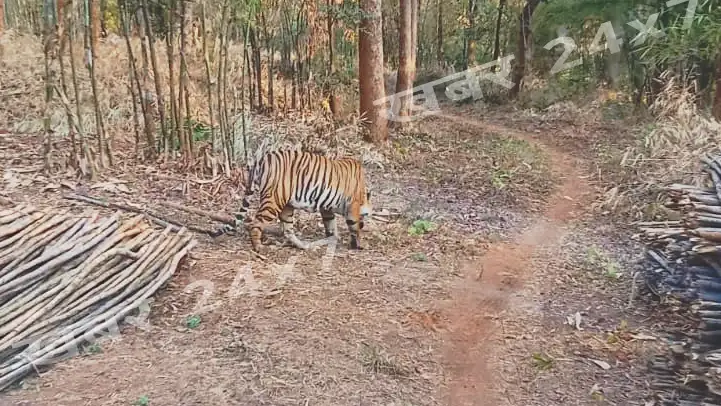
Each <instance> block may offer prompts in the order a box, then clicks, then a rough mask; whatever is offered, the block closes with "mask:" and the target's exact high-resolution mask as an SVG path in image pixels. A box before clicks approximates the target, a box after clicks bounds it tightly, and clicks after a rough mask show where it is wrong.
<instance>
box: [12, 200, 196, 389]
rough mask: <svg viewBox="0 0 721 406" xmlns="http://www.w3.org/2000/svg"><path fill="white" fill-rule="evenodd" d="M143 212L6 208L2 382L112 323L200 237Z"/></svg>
mask: <svg viewBox="0 0 721 406" xmlns="http://www.w3.org/2000/svg"><path fill="white" fill-rule="evenodd" d="M144 217H145V216H144V215H143V214H140V215H137V216H135V217H132V218H121V216H120V213H119V212H116V213H115V214H114V215H112V216H110V217H101V216H99V215H98V213H97V212H86V213H85V214H84V215H74V214H71V213H70V212H69V210H59V209H45V210H40V209H36V208H34V207H32V206H27V205H19V206H15V207H13V208H11V209H6V210H1V211H0V390H3V389H6V388H7V387H8V386H10V385H12V384H14V383H16V382H18V381H19V380H20V379H22V378H23V377H24V376H26V375H27V374H28V373H30V372H32V371H34V370H35V371H37V370H38V368H39V367H40V366H45V365H49V364H52V363H54V362H57V361H58V360H59V359H62V358H64V357H66V356H68V355H70V356H71V355H72V354H75V353H76V352H77V349H78V348H79V346H80V345H81V344H83V343H92V342H93V341H94V340H95V338H96V336H98V335H103V334H107V331H113V330H115V329H116V328H117V326H118V325H119V323H120V321H122V320H123V319H124V318H125V317H126V316H127V315H129V314H130V313H131V312H132V311H133V310H135V309H138V308H139V306H141V305H142V304H143V303H144V301H145V300H146V299H148V298H149V297H150V296H152V295H153V294H154V293H155V292H156V291H157V290H158V289H159V288H160V287H161V286H163V285H164V284H165V282H167V281H168V279H169V278H170V277H171V276H172V275H173V274H174V272H175V270H176V269H177V267H178V265H179V263H180V261H181V260H182V259H183V258H184V257H186V256H187V255H188V252H189V250H190V249H192V247H193V246H194V245H195V244H196V241H195V240H194V239H193V238H192V236H191V235H188V234H189V233H188V232H187V230H186V229H184V228H182V229H180V230H179V231H178V232H177V233H176V232H173V231H172V230H171V227H170V226H168V227H166V229H165V230H164V231H160V230H155V229H153V228H151V227H150V225H149V224H148V222H147V221H144V220H145V218H144Z"/></svg>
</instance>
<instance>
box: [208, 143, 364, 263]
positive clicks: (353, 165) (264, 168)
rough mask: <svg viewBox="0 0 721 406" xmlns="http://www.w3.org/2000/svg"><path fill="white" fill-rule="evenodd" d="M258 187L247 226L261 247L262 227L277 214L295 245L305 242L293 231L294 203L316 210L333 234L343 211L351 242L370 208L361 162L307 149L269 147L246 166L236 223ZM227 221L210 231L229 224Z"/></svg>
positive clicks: (355, 244)
mask: <svg viewBox="0 0 721 406" xmlns="http://www.w3.org/2000/svg"><path fill="white" fill-rule="evenodd" d="M257 189H259V194H260V205H259V207H258V211H257V213H256V215H255V218H254V220H253V221H252V222H251V223H250V224H249V225H248V226H247V227H248V228H249V230H250V236H251V242H252V244H253V249H254V250H257V249H258V248H259V247H260V238H261V235H262V229H263V228H265V226H267V225H268V224H270V223H272V222H273V221H274V220H275V219H276V218H279V217H280V220H281V226H282V227H283V229H284V234H285V235H286V237H287V238H289V239H290V240H291V241H292V242H294V244H295V245H303V243H301V242H300V241H299V240H298V239H297V238H296V237H295V234H294V233H293V230H292V217H293V211H294V209H301V210H306V211H310V212H315V211H320V214H321V217H322V218H323V224H324V227H325V229H326V236H331V235H335V216H334V214H340V215H343V216H344V217H345V218H346V224H347V225H348V228H349V230H350V233H351V242H350V245H351V247H352V248H360V244H359V235H358V234H359V230H360V229H362V228H363V217H365V216H367V215H369V214H370V211H371V206H370V193H368V192H367V191H366V182H365V172H364V170H363V166H362V164H361V163H360V162H359V161H357V160H355V159H352V158H342V159H331V158H327V157H325V156H322V155H317V154H313V153H310V152H305V151H295V150H284V151H274V152H269V153H267V154H266V155H265V156H263V157H262V158H261V159H260V160H259V162H257V163H256V165H254V166H253V167H252V168H249V176H248V184H247V185H246V192H245V196H244V197H243V203H242V206H241V208H240V210H239V212H238V213H237V214H236V219H237V220H236V227H237V226H238V225H239V224H240V223H242V222H243V221H244V220H245V217H246V213H247V211H248V208H249V206H250V204H249V202H248V197H249V196H251V195H253V194H254V193H255V191H256V190H257ZM233 229H234V227H232V226H225V227H224V228H221V229H219V230H218V231H216V232H215V233H213V234H212V235H213V236H214V237H215V236H219V235H221V234H223V233H226V232H228V231H231V230H233Z"/></svg>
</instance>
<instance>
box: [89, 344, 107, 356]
mask: <svg viewBox="0 0 721 406" xmlns="http://www.w3.org/2000/svg"><path fill="white" fill-rule="evenodd" d="M85 351H86V352H87V353H89V354H100V353H101V352H103V348H102V347H100V344H99V343H92V344H90V345H88V346H86V347H85Z"/></svg>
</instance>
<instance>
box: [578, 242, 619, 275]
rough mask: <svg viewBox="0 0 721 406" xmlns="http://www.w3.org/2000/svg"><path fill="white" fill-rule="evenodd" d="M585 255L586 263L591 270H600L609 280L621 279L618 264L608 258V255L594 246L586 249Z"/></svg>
mask: <svg viewBox="0 0 721 406" xmlns="http://www.w3.org/2000/svg"><path fill="white" fill-rule="evenodd" d="M586 254H587V255H586V262H587V263H588V264H589V265H590V266H591V267H592V268H594V269H599V270H601V271H602V272H603V274H604V275H605V276H606V277H608V278H610V279H618V278H620V277H621V275H622V272H621V269H620V266H619V265H618V263H616V261H614V260H613V259H611V258H609V257H608V255H606V254H605V253H604V252H602V251H601V250H600V249H598V247H596V246H595V245H594V246H591V247H590V248H588V251H587V253H586Z"/></svg>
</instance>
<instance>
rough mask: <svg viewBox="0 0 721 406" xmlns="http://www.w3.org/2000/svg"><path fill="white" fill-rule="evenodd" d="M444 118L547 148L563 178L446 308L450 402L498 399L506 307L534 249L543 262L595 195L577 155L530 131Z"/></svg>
mask: <svg viewBox="0 0 721 406" xmlns="http://www.w3.org/2000/svg"><path fill="white" fill-rule="evenodd" d="M442 117H443V118H444V119H447V120H453V121H456V122H460V123H462V124H464V125H467V126H472V127H475V128H478V129H479V130H481V131H484V132H497V133H501V134H504V135H507V136H512V137H516V138H519V139H522V140H525V141H527V142H529V143H532V144H535V145H537V146H539V147H540V148H542V149H543V150H544V151H545V152H546V153H547V154H548V155H549V156H550V159H551V163H552V168H553V172H555V173H556V174H557V176H559V178H560V179H561V181H562V183H561V185H560V187H559V188H558V189H557V190H556V192H555V193H553V194H552V195H551V197H550V199H549V202H548V205H547V207H546V209H545V210H544V212H543V213H542V214H541V215H539V217H538V218H537V219H536V220H535V221H534V223H533V225H532V226H531V227H530V228H528V229H527V230H525V231H524V232H522V233H520V234H519V235H518V236H517V237H516V238H515V239H514V241H512V242H503V243H497V244H494V245H492V246H491V247H490V249H489V251H488V252H487V253H486V254H485V255H484V256H483V257H482V258H481V260H480V261H478V262H476V263H469V264H467V265H466V266H465V267H464V268H465V269H462V270H461V271H462V273H463V276H464V278H463V279H464V284H463V285H462V286H459V287H458V290H457V295H456V297H455V300H454V301H453V303H452V304H451V305H450V306H449V308H448V309H446V313H447V314H448V317H449V319H450V326H449V328H448V329H447V333H446V337H445V338H444V342H445V344H444V347H445V348H444V358H445V360H446V363H447V365H446V367H447V368H448V372H449V374H450V382H449V385H448V395H447V398H446V399H444V403H445V404H447V405H450V406H457V405H458V406H460V405H463V406H465V405H473V406H477V405H489V406H490V405H498V404H501V401H500V399H498V397H497V396H496V394H495V388H496V382H495V381H494V378H496V377H497V376H498V374H496V373H494V372H493V371H494V368H493V364H492V362H491V361H492V360H493V359H494V356H493V354H494V341H495V339H496V338H497V334H496V332H497V331H498V330H499V325H501V324H502V322H503V315H502V314H503V312H504V311H505V310H507V309H509V307H510V306H511V305H512V302H513V300H514V298H513V297H512V294H513V293H518V292H522V290H523V288H524V281H525V280H526V279H527V278H528V277H529V276H531V275H528V272H527V270H528V269H529V268H530V261H531V259H532V257H534V255H538V254H540V255H541V258H540V259H539V261H540V264H541V266H543V257H542V255H543V254H542V252H540V251H541V248H546V247H550V246H553V245H554V244H557V243H558V242H559V240H560V239H561V237H562V236H563V234H564V232H565V230H564V226H565V225H566V224H567V223H568V222H570V221H572V220H573V219H575V218H577V217H578V215H579V214H580V213H581V210H582V208H583V206H584V204H585V203H586V202H588V200H589V198H590V197H591V192H592V189H591V187H590V185H589V184H588V183H587V182H586V181H585V180H584V178H582V176H581V173H580V171H579V170H578V169H577V166H576V165H574V164H575V160H574V158H573V157H570V156H568V155H566V154H564V153H562V152H560V151H558V150H556V149H554V148H551V147H549V146H548V145H546V144H545V143H544V142H543V141H541V140H539V139H537V138H535V137H533V136H531V135H530V134H527V133H523V132H519V131H516V130H512V129H509V128H504V127H499V126H495V125H491V124H487V123H483V122H481V121H478V120H473V119H469V118H465V117H459V116H455V115H443V116H442Z"/></svg>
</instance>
